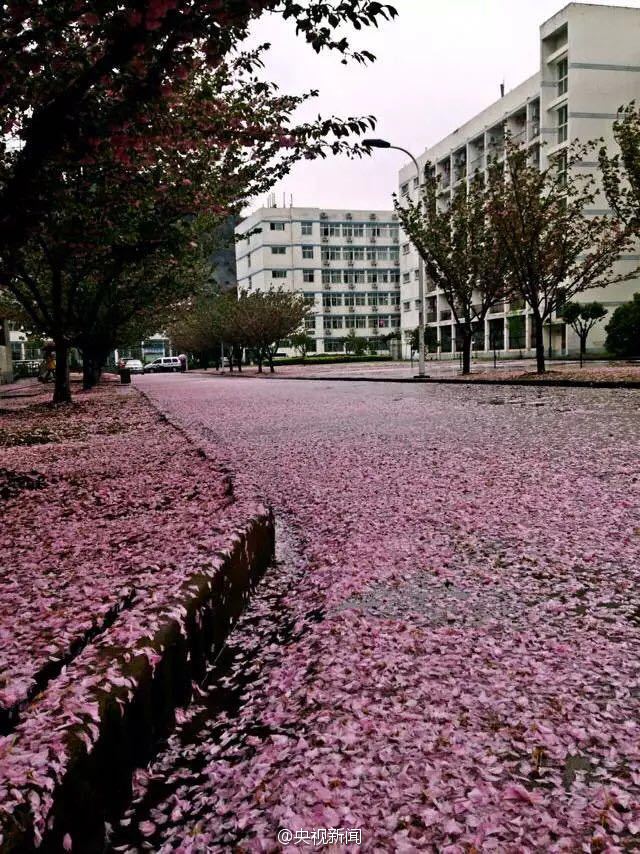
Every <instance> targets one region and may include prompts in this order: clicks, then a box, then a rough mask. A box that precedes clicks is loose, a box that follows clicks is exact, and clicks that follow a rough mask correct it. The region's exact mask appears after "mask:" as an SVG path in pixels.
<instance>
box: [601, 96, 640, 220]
mask: <svg viewBox="0 0 640 854" xmlns="http://www.w3.org/2000/svg"><path fill="white" fill-rule="evenodd" d="M613 135H614V139H615V141H616V143H617V146H618V149H619V150H618V152H617V153H616V154H613V155H612V154H610V153H609V151H608V149H607V148H606V147H605V146H602V147H601V149H600V152H599V158H598V160H599V165H600V170H601V172H602V184H603V188H604V192H605V195H606V197H607V201H608V203H609V206H610V207H611V208H612V209H613V211H614V212H615V214H616V216H617V217H618V218H619V219H620V220H621V221H622V222H624V223H625V225H627V227H628V228H629V229H630V230H631V231H633V232H634V233H635V234H640V110H639V109H638V107H637V105H636V103H635V101H632V102H631V103H630V104H628V105H627V106H625V107H620V110H619V111H618V119H617V121H615V122H614V124H613Z"/></svg>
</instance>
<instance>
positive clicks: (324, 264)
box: [322, 261, 331, 267]
mask: <svg viewBox="0 0 640 854" xmlns="http://www.w3.org/2000/svg"><path fill="white" fill-rule="evenodd" d="M322 266H323V267H330V266H331V261H323V262H322Z"/></svg>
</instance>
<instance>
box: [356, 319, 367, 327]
mask: <svg viewBox="0 0 640 854" xmlns="http://www.w3.org/2000/svg"><path fill="white" fill-rule="evenodd" d="M366 328H367V318H366V317H356V329H366Z"/></svg>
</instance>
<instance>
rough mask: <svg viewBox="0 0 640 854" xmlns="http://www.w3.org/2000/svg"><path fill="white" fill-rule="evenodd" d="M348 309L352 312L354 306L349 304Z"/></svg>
mask: <svg viewBox="0 0 640 854" xmlns="http://www.w3.org/2000/svg"><path fill="white" fill-rule="evenodd" d="M349 311H350V312H351V313H352V314H353V312H354V311H355V307H354V306H352V305H350V306H349Z"/></svg>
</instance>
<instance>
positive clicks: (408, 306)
mask: <svg viewBox="0 0 640 854" xmlns="http://www.w3.org/2000/svg"><path fill="white" fill-rule="evenodd" d="M402 310H403V311H411V301H410V300H407V301H406V302H403V303H402Z"/></svg>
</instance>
